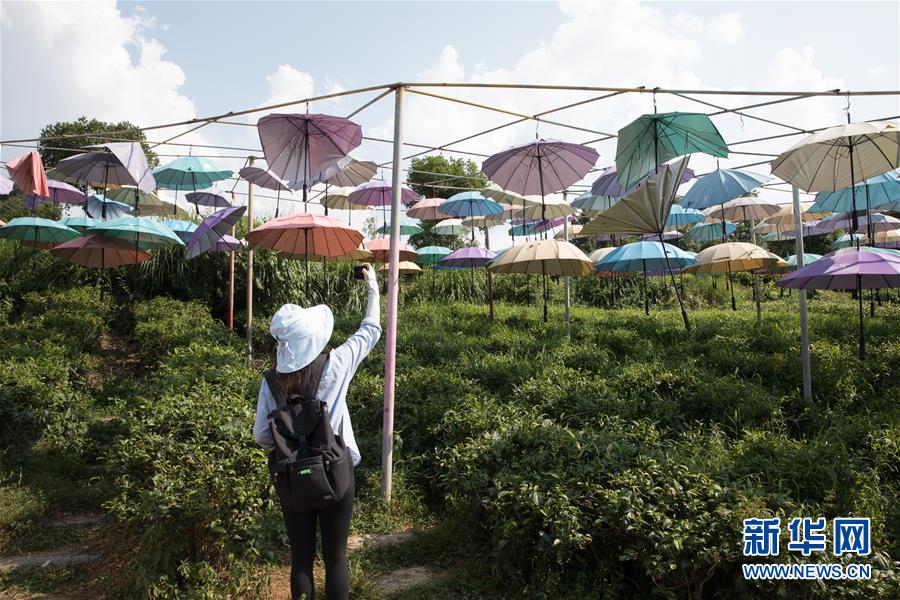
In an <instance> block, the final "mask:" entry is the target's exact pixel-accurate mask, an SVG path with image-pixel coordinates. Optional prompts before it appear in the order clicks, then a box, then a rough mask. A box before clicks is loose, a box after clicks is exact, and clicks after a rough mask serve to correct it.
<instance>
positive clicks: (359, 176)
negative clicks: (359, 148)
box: [322, 156, 378, 187]
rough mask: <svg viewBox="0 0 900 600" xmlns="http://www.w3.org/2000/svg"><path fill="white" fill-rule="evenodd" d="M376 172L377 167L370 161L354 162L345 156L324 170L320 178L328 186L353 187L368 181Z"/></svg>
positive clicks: (354, 160)
mask: <svg viewBox="0 0 900 600" xmlns="http://www.w3.org/2000/svg"><path fill="white" fill-rule="evenodd" d="M377 172H378V165H377V164H375V163H374V162H372V161H371V160H356V159H355V158H353V157H351V156H346V157H344V158H342V159H341V160H339V161H338V162H336V163H335V164H333V165H332V166H330V167H328V168H327V169H325V171H323V172H322V176H324V177H325V183H327V184H328V185H337V186H340V187H354V186H357V185H362V184H364V183H366V182H367V181H370V180H371V179H372V178H373V177H375V173H377Z"/></svg>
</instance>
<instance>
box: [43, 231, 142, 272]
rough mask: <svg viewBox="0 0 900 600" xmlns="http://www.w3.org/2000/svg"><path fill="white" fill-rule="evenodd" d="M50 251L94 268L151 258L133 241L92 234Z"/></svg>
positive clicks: (83, 265)
mask: <svg viewBox="0 0 900 600" xmlns="http://www.w3.org/2000/svg"><path fill="white" fill-rule="evenodd" d="M50 252H52V253H53V254H55V255H57V256H59V257H60V258H64V259H66V260H67V261H69V262H73V263H75V264H78V265H81V266H82V267H90V268H92V269H109V268H110V267H121V266H123V265H133V264H135V263H139V262H144V261H145V260H150V254H149V253H147V252H145V251H143V250H139V249H137V248H136V247H135V245H134V244H132V243H131V242H127V241H125V240H120V239H117V238H110V237H104V236H102V235H97V234H90V235H86V236H84V237H80V238H75V239H74V240H70V241H68V242H63V243H62V244H59V245H58V246H56V247H55V248H51V249H50Z"/></svg>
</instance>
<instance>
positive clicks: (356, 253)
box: [278, 246, 374, 263]
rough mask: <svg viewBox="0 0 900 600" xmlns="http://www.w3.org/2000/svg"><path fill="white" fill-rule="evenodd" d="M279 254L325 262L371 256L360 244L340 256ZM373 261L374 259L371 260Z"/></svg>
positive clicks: (355, 260) (348, 260)
mask: <svg viewBox="0 0 900 600" xmlns="http://www.w3.org/2000/svg"><path fill="white" fill-rule="evenodd" d="M278 255H279V256H282V257H284V258H290V259H292V260H310V259H311V260H316V261H319V262H326V263H334V262H357V261H363V260H370V259H371V258H372V253H371V252H370V251H368V250H366V249H365V248H363V247H362V246H360V247H359V248H357V249H355V250H351V251H350V252H348V253H347V254H341V255H340V256H329V257H324V256H315V255H309V256H307V255H305V254H285V253H283V252H279V253H278ZM373 262H374V261H373Z"/></svg>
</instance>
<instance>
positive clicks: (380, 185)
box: [348, 181, 419, 206]
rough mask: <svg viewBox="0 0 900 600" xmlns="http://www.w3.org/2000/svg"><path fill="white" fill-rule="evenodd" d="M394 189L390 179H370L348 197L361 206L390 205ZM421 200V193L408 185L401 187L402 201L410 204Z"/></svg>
mask: <svg viewBox="0 0 900 600" xmlns="http://www.w3.org/2000/svg"><path fill="white" fill-rule="evenodd" d="M392 194H393V190H392V188H391V183H390V182H389V181H370V182H369V183H364V184H362V185H361V186H359V187H358V188H356V189H355V190H353V191H352V192H350V196H349V197H348V199H349V200H350V203H351V204H357V205H359V206H390V205H391V196H392ZM418 200H419V195H418V194H417V193H415V192H414V191H412V190H411V189H409V188H408V187H402V186H401V188H400V202H401V203H403V204H405V205H407V206H409V205H410V204H415V203H416V202H417V201H418Z"/></svg>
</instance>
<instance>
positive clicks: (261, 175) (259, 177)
mask: <svg viewBox="0 0 900 600" xmlns="http://www.w3.org/2000/svg"><path fill="white" fill-rule="evenodd" d="M238 175H239V176H240V177H241V179H243V180H245V181H247V182H248V183H252V184H253V185H258V186H259V187H262V188H266V189H267V190H273V191H275V218H276V219H277V218H278V215H279V213H280V211H281V192H289V191H290V189H291V188H290V187H288V184H287V182H286V181H284V180H283V179H282V178H281V177H279V176H278V175H276V174H275V173H272V172H271V171H269V170H268V169H263V168H262V167H244V168H243V169H241V170H240V171H238Z"/></svg>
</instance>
